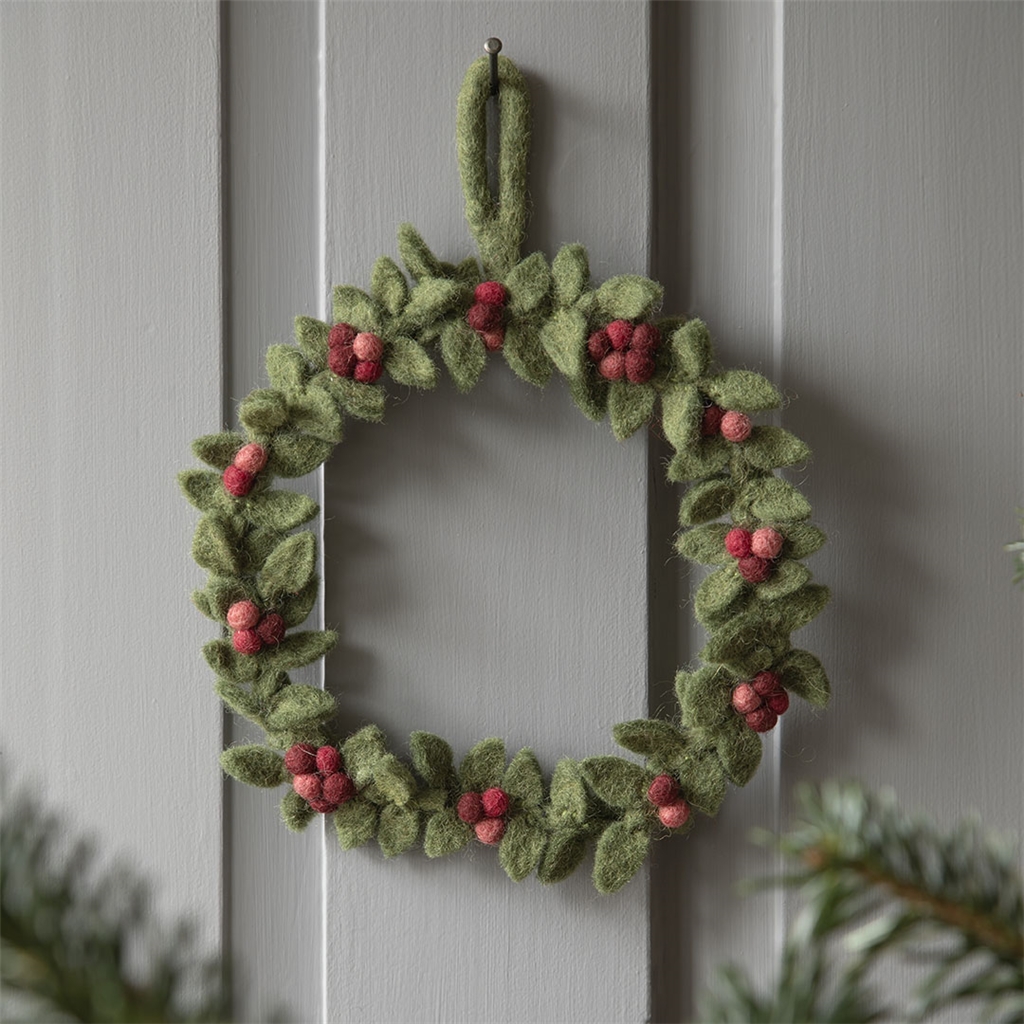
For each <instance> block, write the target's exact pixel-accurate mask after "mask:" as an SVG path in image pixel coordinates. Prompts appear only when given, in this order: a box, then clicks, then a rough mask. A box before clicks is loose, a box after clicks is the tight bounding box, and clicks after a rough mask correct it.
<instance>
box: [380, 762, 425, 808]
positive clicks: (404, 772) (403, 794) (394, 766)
mask: <svg viewBox="0 0 1024 1024" xmlns="http://www.w3.org/2000/svg"><path fill="white" fill-rule="evenodd" d="M373 781H374V782H375V783H376V784H377V789H378V790H380V792H381V793H382V794H383V795H384V796H385V797H386V798H387V799H388V800H390V801H391V802H392V803H393V804H398V805H399V806H402V807H404V806H405V805H406V804H407V803H408V802H409V801H410V800H411V799H412V796H413V794H414V793H415V792H416V780H415V779H414V778H413V775H412V772H411V771H409V769H408V768H407V767H406V766H405V765H404V764H403V763H402V762H401V761H399V759H398V758H397V757H395V755H394V754H385V755H384V756H383V757H381V758H380V759H379V760H378V761H377V762H376V763H375V764H374V766H373Z"/></svg>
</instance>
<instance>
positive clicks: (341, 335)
mask: <svg viewBox="0 0 1024 1024" xmlns="http://www.w3.org/2000/svg"><path fill="white" fill-rule="evenodd" d="M358 333H359V332H358V331H357V330H356V329H355V328H354V327H353V326H352V325H351V324H345V323H341V324H335V325H334V326H333V327H332V328H331V330H330V333H328V335H327V347H328V348H350V347H351V345H352V342H353V341H355V340H356V335H357V334H358Z"/></svg>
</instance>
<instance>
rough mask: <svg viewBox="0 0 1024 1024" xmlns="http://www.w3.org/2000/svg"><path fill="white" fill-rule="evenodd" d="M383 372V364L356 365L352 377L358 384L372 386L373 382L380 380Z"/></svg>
mask: <svg viewBox="0 0 1024 1024" xmlns="http://www.w3.org/2000/svg"><path fill="white" fill-rule="evenodd" d="M383 372H384V364H383V363H356V372H355V374H354V376H355V378H356V380H357V381H359V383H360V384H372V383H373V382H374V381H376V380H380V375H381V374H382V373H383Z"/></svg>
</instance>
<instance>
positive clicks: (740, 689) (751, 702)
mask: <svg viewBox="0 0 1024 1024" xmlns="http://www.w3.org/2000/svg"><path fill="white" fill-rule="evenodd" d="M732 706H733V707H734V708H735V709H736V711H737V712H739V714H741V715H749V714H750V712H751V711H756V710H757V709H758V708H759V707H760V706H761V695H760V694H759V693H758V692H757V691H756V690H755V689H754V688H753V686H751V685H750V683H740V684H739V686H737V687H736V689H735V690H733V691H732Z"/></svg>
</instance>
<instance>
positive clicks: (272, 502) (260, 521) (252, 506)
mask: <svg viewBox="0 0 1024 1024" xmlns="http://www.w3.org/2000/svg"><path fill="white" fill-rule="evenodd" d="M319 511H320V506H319V505H318V504H317V503H316V502H315V501H313V499H312V498H309V497H307V496H306V495H305V494H298V493H297V492H295V491H277V490H275V491H263V492H262V493H261V494H256V495H253V496H252V497H250V498H249V500H248V501H247V502H246V504H245V515H246V517H247V518H248V519H249V521H250V522H251V523H252V524H253V525H254V526H262V527H265V528H267V529H270V530H277V531H279V532H281V533H284V532H286V531H287V530H294V529H295V527H296V526H301V525H302V524H303V523H308V522H309V520H310V519H313V518H315V516H316V515H317V513H318V512H319Z"/></svg>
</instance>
